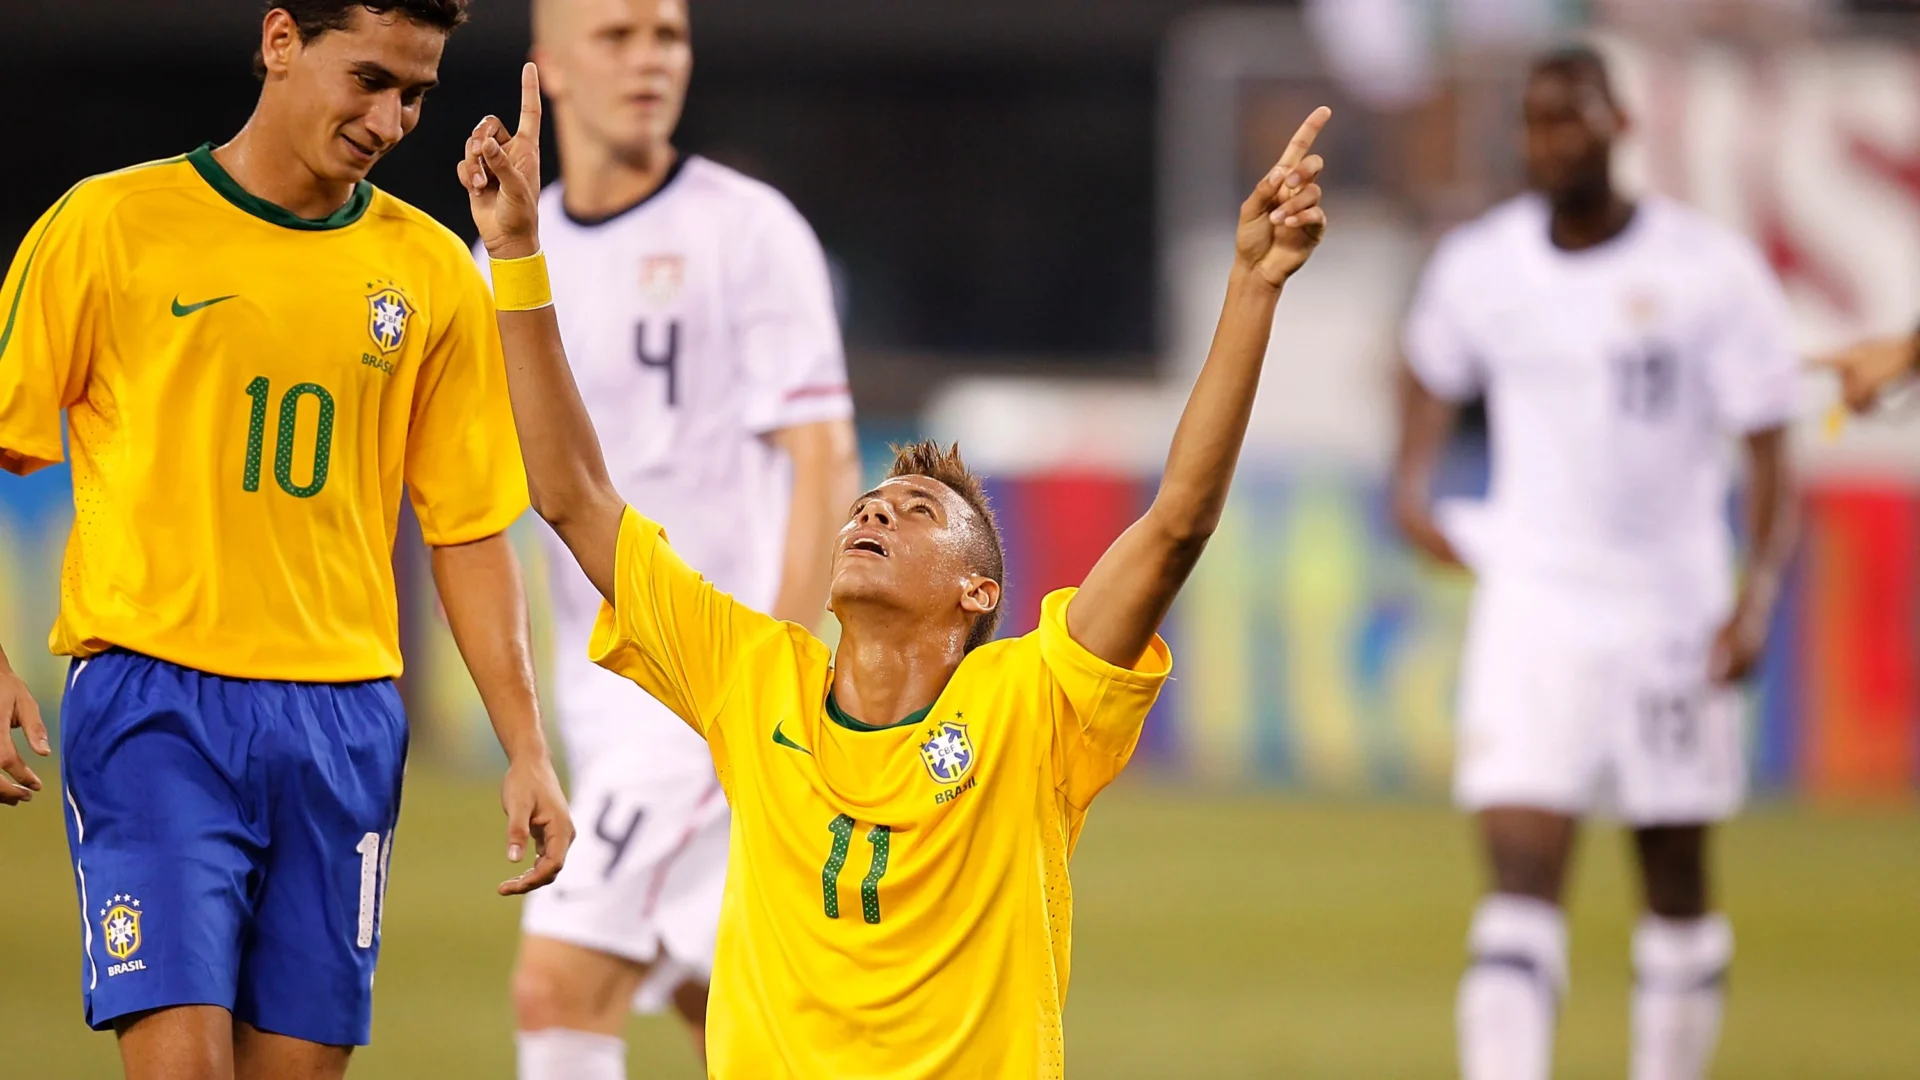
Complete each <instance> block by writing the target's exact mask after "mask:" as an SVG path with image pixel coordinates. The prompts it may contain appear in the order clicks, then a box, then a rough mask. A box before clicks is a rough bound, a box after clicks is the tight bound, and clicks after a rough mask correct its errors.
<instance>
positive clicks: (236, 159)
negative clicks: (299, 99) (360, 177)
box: [213, 111, 356, 221]
mask: <svg viewBox="0 0 1920 1080" xmlns="http://www.w3.org/2000/svg"><path fill="white" fill-rule="evenodd" d="M213 160H215V161H217V162H219V163H220V167H221V168H223V169H225V170H227V175H228V176H231V177H233V182H234V183H236V184H239V185H240V187H241V189H242V190H244V191H245V192H246V193H247V194H249V195H252V196H254V197H255V198H258V199H264V200H266V201H267V202H270V203H272V204H273V205H275V206H278V207H279V208H281V209H282V210H285V211H287V212H288V213H290V214H293V215H294V216H296V217H303V218H310V219H313V220H315V221H318V220H320V219H322V218H325V217H327V216H328V215H329V214H332V213H333V212H334V211H336V210H338V209H340V208H341V207H342V206H345V205H346V204H347V200H349V199H351V198H353V189H354V187H355V186H356V185H355V184H354V183H352V182H351V181H340V180H330V179H327V178H325V177H321V176H318V175H315V173H314V171H313V170H312V169H309V168H307V166H306V164H305V163H304V162H302V161H301V160H300V155H298V154H296V153H294V150H293V146H292V145H291V143H290V142H289V141H288V140H287V139H286V138H285V137H284V132H282V131H280V130H279V129H278V128H277V127H276V126H275V125H274V124H272V123H271V122H269V121H266V120H263V119H262V118H261V115H260V113H259V112H258V111H256V112H255V113H254V114H253V116H252V117H251V118H249V119H248V120H247V126H246V127H243V128H241V129H240V133H239V134H238V135H235V136H234V137H233V139H232V140H231V141H229V142H228V143H227V144H226V145H225V146H218V147H215V148H214V151H213Z"/></svg>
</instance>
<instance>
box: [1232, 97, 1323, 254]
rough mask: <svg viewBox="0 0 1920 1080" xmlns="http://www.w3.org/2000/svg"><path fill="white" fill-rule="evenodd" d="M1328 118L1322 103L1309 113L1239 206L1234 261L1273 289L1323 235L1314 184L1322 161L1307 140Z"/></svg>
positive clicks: (1311, 140) (1310, 139)
mask: <svg viewBox="0 0 1920 1080" xmlns="http://www.w3.org/2000/svg"><path fill="white" fill-rule="evenodd" d="M1332 117H1333V110H1332V109H1329V108H1327V107H1326V106H1325V105H1322V106H1320V107H1319V108H1317V109H1315V110H1313V113H1312V115H1310V116H1308V117H1307V119H1306V122H1305V123H1303V124H1301V125H1300V130H1299V131H1296V132H1294V134H1293V140H1292V141H1291V142H1289V143H1288V144H1287V150H1286V153H1284V154H1282V155H1280V160H1279V161H1278V162H1277V163H1275V165H1274V166H1273V168H1271V169H1269V170H1267V175H1266V176H1264V177H1261V179H1260V183H1259V185H1258V186H1256V187H1255V188H1254V189H1253V194H1252V195H1249V196H1247V201H1246V202H1245V203H1244V204H1242V205H1241V207H1240V231H1239V234H1238V236H1237V237H1236V247H1237V248H1238V249H1239V255H1240V261H1241V263H1242V264H1243V265H1245V266H1246V267H1247V269H1248V270H1250V271H1251V272H1252V273H1254V274H1255V275H1257V276H1258V277H1259V278H1260V279H1261V280H1263V281H1265V282H1266V283H1267V284H1269V285H1272V286H1274V287H1276V288H1278V287H1279V286H1280V285H1282V284H1284V283H1285V282H1286V280H1287V278H1289V277H1291V276H1293V273H1294V271H1296V270H1298V269H1300V268H1301V267H1302V266H1305V265H1306V263H1307V257H1308V256H1310V255H1312V254H1313V249H1314V247H1315V246H1316V245H1318V244H1319V243H1320V237H1321V236H1322V235H1324V234H1325V233H1326V231H1327V213H1326V211H1325V210H1323V209H1322V208H1321V206H1320V183H1319V180H1320V170H1321V169H1322V168H1323V167H1325V165H1326V162H1325V161H1323V160H1321V158H1320V155H1319V154H1316V153H1314V152H1313V141H1314V139H1316V138H1318V137H1319V135H1320V129H1322V128H1324V127H1326V126H1327V121H1328V120H1329V119H1332Z"/></svg>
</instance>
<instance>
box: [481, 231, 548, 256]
mask: <svg viewBox="0 0 1920 1080" xmlns="http://www.w3.org/2000/svg"><path fill="white" fill-rule="evenodd" d="M485 243H486V245H487V255H488V257H489V258H492V259H495V260H507V259H529V258H532V257H533V256H535V255H538V254H540V236H539V234H538V233H528V234H526V235H524V236H522V235H517V234H509V235H505V236H499V237H493V238H488V239H486V240H485Z"/></svg>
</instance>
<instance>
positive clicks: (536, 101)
mask: <svg viewBox="0 0 1920 1080" xmlns="http://www.w3.org/2000/svg"><path fill="white" fill-rule="evenodd" d="M514 136H515V137H516V138H519V137H522V136H524V137H526V138H528V139H531V140H533V142H534V143H535V144H538V143H539V142H540V68H539V66H538V65H537V64H535V63H533V61H531V60H529V61H527V65H526V66H525V67H523V68H521V69H520V127H519V128H518V129H517V130H516V131H515V132H514Z"/></svg>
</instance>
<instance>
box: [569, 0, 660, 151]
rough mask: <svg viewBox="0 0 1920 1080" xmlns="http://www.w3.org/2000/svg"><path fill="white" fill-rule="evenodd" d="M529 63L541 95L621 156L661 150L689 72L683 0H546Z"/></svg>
mask: <svg viewBox="0 0 1920 1080" xmlns="http://www.w3.org/2000/svg"><path fill="white" fill-rule="evenodd" d="M544 2H545V3H547V4H549V5H552V8H551V10H550V13H549V14H547V15H546V16H545V17H543V19H542V22H541V26H540V34H539V36H540V40H539V41H538V42H537V43H536V51H535V59H536V60H537V61H538V62H539V63H540V65H541V77H542V79H543V80H544V81H545V83H546V90H547V93H548V95H549V96H551V97H552V98H553V99H554V101H555V102H556V103H558V104H559V106H560V107H561V108H562V109H565V110H567V112H568V114H569V116H570V117H571V118H573V119H574V120H575V121H576V122H577V123H578V124H579V125H580V127H581V128H582V129H584V130H585V131H586V132H587V133H588V134H589V135H590V136H591V137H593V138H595V139H598V140H599V141H601V142H602V143H604V144H606V145H607V146H609V147H611V148H612V149H613V150H614V151H615V152H616V153H619V154H624V155H640V154H646V153H649V152H651V151H653V150H655V149H656V148H658V147H661V146H664V145H665V144H666V143H667V141H668V140H669V139H671V138H672V137H673V129H674V128H675V127H676V126H678V125H679V123H680V110H681V108H682V106H683V105H684V104H685V102H686V99H687V80H688V79H689V78H690V77H691V76H692V73H693V44H692V40H691V38H690V36H689V33H688V27H687V6H686V3H685V2H684V0H544Z"/></svg>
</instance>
